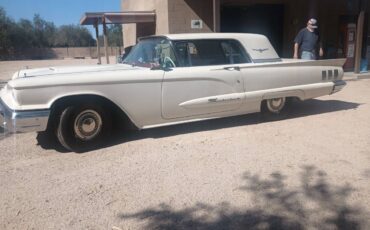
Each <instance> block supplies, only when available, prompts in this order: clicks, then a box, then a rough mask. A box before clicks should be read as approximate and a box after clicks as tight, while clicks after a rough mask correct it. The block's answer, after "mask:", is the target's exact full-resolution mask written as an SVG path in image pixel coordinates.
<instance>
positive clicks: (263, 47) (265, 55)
mask: <svg viewBox="0 0 370 230" xmlns="http://www.w3.org/2000/svg"><path fill="white" fill-rule="evenodd" d="M156 37H166V38H168V39H169V40H172V41H179V40H200V39H203V40H207V39H234V40H238V41H239V42H240V43H241V44H242V45H243V46H244V48H245V49H246V51H247V52H248V54H249V56H250V57H251V58H252V61H253V62H269V61H281V59H280V57H279V55H278V54H277V53H276V51H275V49H274V48H273V46H272V45H271V43H270V41H269V40H268V38H267V37H266V36H264V35H261V34H250V33H184V34H165V35H153V36H148V37H143V38H142V39H147V38H156Z"/></svg>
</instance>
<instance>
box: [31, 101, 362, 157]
mask: <svg viewBox="0 0 370 230" xmlns="http://www.w3.org/2000/svg"><path fill="white" fill-rule="evenodd" d="M359 106H360V104H358V103H353V102H346V101H339V100H327V101H323V100H319V99H311V100H307V101H303V102H301V101H292V102H291V104H290V112H289V114H288V115H287V117H284V119H294V118H299V117H306V116H312V115H319V114H323V113H330V112H337V111H342V110H350V109H357V108H358V107H359ZM264 122H267V121H265V120H263V119H262V118H261V116H260V113H253V114H247V115H241V116H234V117H227V118H219V119H212V120H205V121H198V122H191V123H185V124H179V125H173V126H164V127H159V128H153V129H146V130H140V131H139V130H123V131H118V132H117V131H116V132H114V135H112V137H111V139H110V140H109V141H107V142H106V143H105V144H104V145H103V146H100V147H99V148H107V147H111V146H114V145H118V144H121V143H124V142H130V141H135V140H140V139H146V138H163V137H169V136H175V135H181V134H186V133H194V132H202V131H211V130H218V129H224V128H231V127H236V126H245V125H253V124H259V123H264ZM37 140H38V145H40V146H41V147H42V148H44V149H55V150H57V151H59V152H66V151H65V150H64V149H63V148H62V147H60V146H59V144H58V143H57V141H55V140H53V139H52V138H51V137H50V136H49V135H47V134H45V133H39V134H38V135H37ZM92 150H94V149H92ZM90 151H91V150H90Z"/></svg>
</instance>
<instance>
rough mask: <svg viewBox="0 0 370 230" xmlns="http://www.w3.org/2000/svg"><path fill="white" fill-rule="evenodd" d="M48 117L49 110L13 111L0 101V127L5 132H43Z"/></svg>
mask: <svg viewBox="0 0 370 230" xmlns="http://www.w3.org/2000/svg"><path fill="white" fill-rule="evenodd" d="M49 115H50V110H27V111H14V110H11V109H10V108H8V106H7V105H5V103H4V102H3V101H2V100H1V99H0V127H2V128H3V129H4V130H5V132H10V133H17V132H20V133H23V132H33V131H36V132H40V131H45V130H46V126H47V124H48V120H49Z"/></svg>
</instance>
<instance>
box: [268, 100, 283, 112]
mask: <svg viewBox="0 0 370 230" xmlns="http://www.w3.org/2000/svg"><path fill="white" fill-rule="evenodd" d="M284 105H285V97H281V98H274V99H269V100H267V108H268V109H269V111H270V112H273V113H280V111H281V110H282V109H283V108H284Z"/></svg>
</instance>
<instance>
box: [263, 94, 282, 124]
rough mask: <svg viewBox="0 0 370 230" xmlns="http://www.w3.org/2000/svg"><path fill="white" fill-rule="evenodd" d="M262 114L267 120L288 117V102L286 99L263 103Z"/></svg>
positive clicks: (275, 99) (269, 100)
mask: <svg viewBox="0 0 370 230" xmlns="http://www.w3.org/2000/svg"><path fill="white" fill-rule="evenodd" d="M261 113H262V115H263V118H264V119H266V120H279V119H283V118H285V117H286V116H287V115H288V100H287V98H285V97H280V98H272V99H267V100H264V101H262V105H261Z"/></svg>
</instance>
